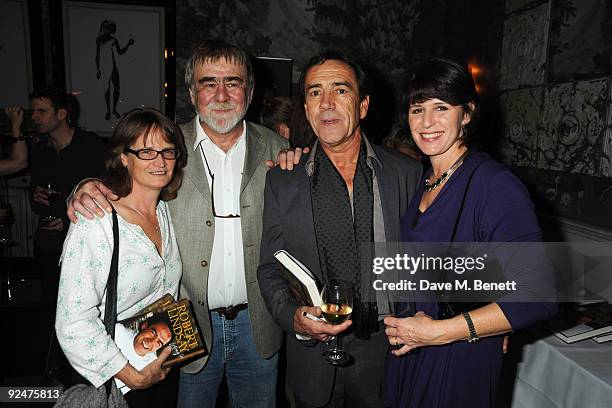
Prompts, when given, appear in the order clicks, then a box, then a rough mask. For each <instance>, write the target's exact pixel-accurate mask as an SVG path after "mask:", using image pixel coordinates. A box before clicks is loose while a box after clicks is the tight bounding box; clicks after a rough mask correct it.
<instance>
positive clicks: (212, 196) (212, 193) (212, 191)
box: [202, 149, 240, 218]
mask: <svg viewBox="0 0 612 408" xmlns="http://www.w3.org/2000/svg"><path fill="white" fill-rule="evenodd" d="M202 156H203V157H204V163H206V170H208V175H209V176H210V180H211V182H210V204H211V207H212V213H213V217H215V218H240V214H228V215H219V214H217V211H215V175H214V174H213V173H212V171H210V166H209V165H208V160H206V155H205V154H204V149H202Z"/></svg>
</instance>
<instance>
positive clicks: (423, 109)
mask: <svg viewBox="0 0 612 408" xmlns="http://www.w3.org/2000/svg"><path fill="white" fill-rule="evenodd" d="M405 101H406V104H407V105H406V106H407V109H408V122H409V125H410V130H411V133H412V137H413V138H414V141H415V142H416V144H417V145H418V147H419V148H420V149H421V151H422V152H423V154H425V155H427V156H428V157H429V159H430V162H431V170H430V171H429V172H426V173H425V180H424V182H423V184H422V185H421V186H420V188H419V189H418V190H417V192H416V194H415V196H414V198H413V199H412V202H411V205H410V206H409V208H408V210H407V212H406V215H405V217H404V221H403V227H402V233H403V240H404V241H407V242H469V243H474V242H494V243H509V242H513V243H516V242H540V241H541V231H540V228H539V226H538V222H537V220H536V216H535V212H534V208H533V204H532V202H531V200H530V199H529V195H528V193H527V190H526V189H525V187H524V186H523V184H522V183H521V182H520V181H519V180H518V179H517V178H516V177H515V176H514V175H513V174H512V173H511V172H510V171H509V170H508V169H507V168H505V167H504V166H502V165H500V164H499V163H497V162H495V161H494V160H493V159H491V158H490V157H489V156H488V155H487V154H485V153H482V152H479V151H476V150H474V149H470V139H469V136H471V135H472V134H473V129H474V126H475V122H476V121H475V119H476V115H477V112H478V95H477V93H476V89H475V86H474V82H473V79H472V77H471V75H470V73H469V71H468V70H467V68H466V67H465V66H463V65H460V64H457V63H455V62H453V61H449V60H445V59H434V60H430V61H428V62H426V63H424V64H423V65H422V66H421V67H420V68H419V69H418V70H417V71H416V73H415V74H414V76H413V78H412V80H411V82H410V84H409V85H408V88H407V90H406V93H405ZM502 246H504V245H502ZM507 246H510V247H512V245H507ZM512 248H514V247H512ZM512 248H510V249H509V250H508V248H506V252H505V253H503V254H497V253H496V255H498V259H499V260H500V265H502V270H503V274H504V275H505V277H506V278H507V279H508V280H513V281H516V282H517V286H518V287H519V288H524V287H531V288H534V287H535V288H544V287H547V286H548V287H550V282H552V275H551V273H550V268H548V264H547V263H546V260H545V257H543V256H536V257H533V256H526V257H520V256H513V255H516V253H511V252H512ZM529 248H532V249H530V250H529V251H532V250H533V251H536V252H535V253H536V254H537V251H538V250H540V249H541V246H540V245H532V244H530V245H529ZM508 251H510V253H508ZM529 255H534V254H533V253H532V254H529ZM421 295H422V294H417V295H416V296H417V302H416V310H417V313H416V314H415V315H414V316H411V317H404V318H396V317H388V318H386V319H385V325H386V333H387V336H388V338H389V343H390V344H391V345H392V346H397V347H396V348H395V349H394V350H393V351H391V352H390V353H389V357H388V361H387V366H386V378H385V406H386V407H398V408H399V407H402V408H403V407H415V408H416V407H418V408H429V407H436V408H441V407H492V406H494V404H495V393H496V390H497V388H498V380H499V377H500V373H501V366H502V343H503V334H504V333H509V332H511V331H514V330H517V329H520V328H523V327H525V326H528V325H530V324H532V323H534V322H537V321H539V320H542V319H545V318H547V317H548V316H551V315H552V314H554V313H555V312H556V308H557V306H556V304H555V303H551V302H547V301H546V299H543V298H541V297H537V296H534V297H532V298H531V299H529V294H525V293H524V292H523V293H521V291H520V290H519V291H516V292H512V293H511V294H508V295H504V296H503V297H501V298H499V299H497V300H496V301H494V302H491V301H489V303H480V304H476V305H474V304H472V305H471V306H467V304H457V303H456V304H454V305H453V304H451V306H453V308H452V309H453V310H452V311H451V312H449V311H448V307H447V304H445V303H442V302H439V297H436V298H431V297H430V298H429V300H423V298H419V296H421ZM430 296H431V294H430ZM438 296H439V295H438ZM419 300H421V301H419ZM417 348H418V350H415V349H417ZM417 351H418V352H417Z"/></svg>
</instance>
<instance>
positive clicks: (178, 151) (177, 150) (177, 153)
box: [123, 147, 181, 161]
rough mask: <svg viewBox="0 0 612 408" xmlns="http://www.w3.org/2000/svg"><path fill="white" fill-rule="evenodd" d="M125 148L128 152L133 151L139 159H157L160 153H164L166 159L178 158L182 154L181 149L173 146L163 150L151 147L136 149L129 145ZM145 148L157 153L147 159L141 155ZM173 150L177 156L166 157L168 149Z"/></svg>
mask: <svg viewBox="0 0 612 408" xmlns="http://www.w3.org/2000/svg"><path fill="white" fill-rule="evenodd" d="M123 150H124V151H125V152H127V153H132V154H133V155H134V156H136V157H138V159H140V160H147V161H148V160H155V159H157V157H158V156H159V155H160V154H161V155H162V157H163V158H164V159H165V160H176V159H178V158H179V157H180V156H181V151H180V150H179V149H177V148H176V147H171V148H168V149H162V150H155V149H151V148H150V147H145V148H144V149H138V150H134V149H130V148H129V147H126V148H125V149H123ZM144 150H148V151H152V152H155V153H157V154H156V155H155V157H152V158H150V159H145V158H143V157H140V152H142V151H144ZM171 150H174V151H175V152H176V156H175V157H173V158H167V157H165V156H164V152H168V151H171Z"/></svg>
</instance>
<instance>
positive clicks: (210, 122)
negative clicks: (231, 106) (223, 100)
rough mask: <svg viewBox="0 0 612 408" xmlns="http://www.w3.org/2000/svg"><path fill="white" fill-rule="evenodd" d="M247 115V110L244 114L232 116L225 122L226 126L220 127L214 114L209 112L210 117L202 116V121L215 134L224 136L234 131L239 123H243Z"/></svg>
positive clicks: (239, 113)
mask: <svg viewBox="0 0 612 408" xmlns="http://www.w3.org/2000/svg"><path fill="white" fill-rule="evenodd" d="M245 114H246V109H245V110H244V111H242V112H238V113H236V114H234V115H232V116H231V117H229V118H228V119H227V120H226V121H225V125H218V124H217V122H216V121H215V118H214V116H213V113H212V112H209V113H208V115H206V116H201V117H200V119H201V120H202V121H203V122H204V123H205V124H206V126H208V127H209V128H211V129H212V130H214V131H215V132H217V133H219V134H222V135H224V134H226V133H229V132H230V131H231V130H232V129H234V128H235V127H236V125H238V123H240V121H242V119H243V118H244V115H245Z"/></svg>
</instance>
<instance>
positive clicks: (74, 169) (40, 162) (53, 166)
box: [30, 128, 104, 230]
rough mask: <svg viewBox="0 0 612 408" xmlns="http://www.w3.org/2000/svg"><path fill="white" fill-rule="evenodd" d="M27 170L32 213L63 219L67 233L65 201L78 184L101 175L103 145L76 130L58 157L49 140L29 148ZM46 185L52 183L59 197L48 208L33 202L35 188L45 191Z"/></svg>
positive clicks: (102, 169) (86, 133)
mask: <svg viewBox="0 0 612 408" xmlns="http://www.w3.org/2000/svg"><path fill="white" fill-rule="evenodd" d="M30 167H31V169H32V179H31V181H30V204H31V206H32V211H34V212H35V213H36V214H38V215H40V216H43V217H44V216H48V215H53V216H55V217H62V218H63V219H64V228H65V230H67V229H68V225H69V224H68V217H66V198H67V197H68V194H70V192H71V191H72V189H73V188H74V186H76V185H77V183H78V182H79V181H81V180H83V179H84V178H87V177H101V176H102V175H103V174H104V143H103V141H102V139H101V138H100V137H99V136H98V135H96V134H95V133H92V132H87V131H84V130H82V129H79V128H77V129H76V131H75V132H74V136H73V137H72V140H71V141H70V144H68V145H67V146H66V147H64V148H63V149H62V150H61V151H60V152H59V153H58V152H56V151H55V149H54V148H53V145H52V144H51V141H50V140H49V139H44V140H42V141H41V142H39V143H37V144H35V145H34V146H33V147H32V153H31V159H30ZM48 183H51V188H53V190H56V191H59V192H60V193H61V194H62V195H61V196H60V197H59V198H58V199H57V200H56V201H55V202H54V203H52V205H51V207H50V208H49V207H47V206H44V205H42V204H39V203H36V202H34V200H33V195H34V188H35V187H36V186H43V187H46V186H47V184H48Z"/></svg>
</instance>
